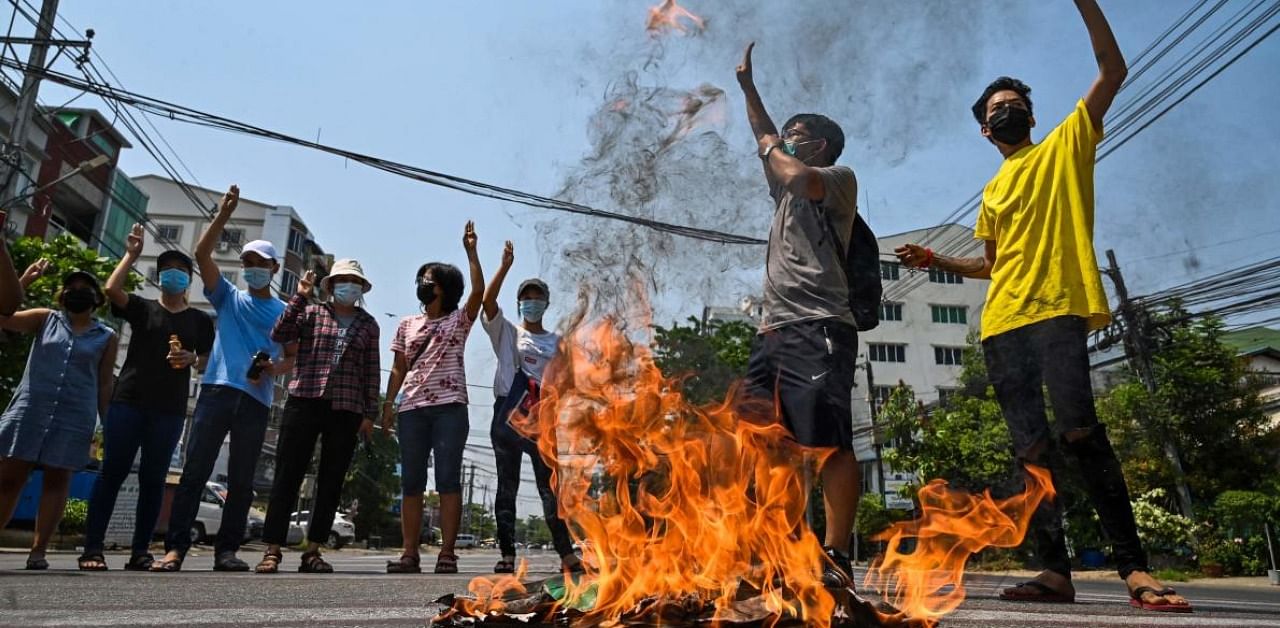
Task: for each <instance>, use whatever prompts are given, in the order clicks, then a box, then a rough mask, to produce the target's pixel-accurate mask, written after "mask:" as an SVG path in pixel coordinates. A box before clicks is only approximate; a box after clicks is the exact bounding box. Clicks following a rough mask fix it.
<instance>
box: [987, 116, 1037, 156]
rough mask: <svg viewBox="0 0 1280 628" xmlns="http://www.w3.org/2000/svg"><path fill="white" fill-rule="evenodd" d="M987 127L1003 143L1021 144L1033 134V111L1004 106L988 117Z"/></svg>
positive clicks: (994, 137) (993, 137) (992, 135)
mask: <svg viewBox="0 0 1280 628" xmlns="http://www.w3.org/2000/svg"><path fill="white" fill-rule="evenodd" d="M987 128H988V129H991V137H992V139H994V140H995V141H997V142H1000V143H1001V144H1008V145H1010V146H1014V145H1017V144H1021V143H1022V142H1023V140H1025V139H1027V138H1028V137H1029V136H1030V135H1031V113H1030V112H1028V111H1027V110H1026V109H1023V108H1021V107H1007V106H1006V107H1002V108H1000V110H998V111H996V112H995V113H993V114H991V117H990V118H987Z"/></svg>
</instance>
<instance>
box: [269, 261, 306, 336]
mask: <svg viewBox="0 0 1280 628" xmlns="http://www.w3.org/2000/svg"><path fill="white" fill-rule="evenodd" d="M315 285H316V273H315V271H313V270H308V271H307V272H306V273H304V274H303V275H302V279H300V280H299V281H298V291H297V292H296V293H294V295H293V297H292V298H290V299H289V303H288V304H287V305H285V308H284V313H283V314H281V315H280V318H278V319H276V326H275V327H274V328H272V330H271V339H272V340H274V341H276V342H278V343H280V344H289V343H296V342H298V338H299V337H300V336H301V335H302V330H303V328H304V327H308V328H309V327H311V326H312V325H313V324H314V322H313V321H312V320H311V317H310V316H308V315H307V303H309V302H310V301H311V295H312V294H314V292H315Z"/></svg>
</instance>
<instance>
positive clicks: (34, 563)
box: [27, 558, 49, 571]
mask: <svg viewBox="0 0 1280 628" xmlns="http://www.w3.org/2000/svg"><path fill="white" fill-rule="evenodd" d="M48 568H49V561H47V560H45V559H43V558H28V559H27V571H44V570H46V569H48Z"/></svg>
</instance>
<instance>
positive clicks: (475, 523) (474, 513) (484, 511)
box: [463, 504, 498, 540]
mask: <svg viewBox="0 0 1280 628" xmlns="http://www.w3.org/2000/svg"><path fill="white" fill-rule="evenodd" d="M463 508H464V509H466V510H467V511H469V512H470V515H471V516H470V517H466V516H465V515H464V521H468V522H469V523H468V525H469V528H468V530H467V532H469V533H470V534H474V535H475V536H476V540H481V539H489V538H493V536H494V535H496V534H497V533H498V524H497V521H496V520H495V519H494V516H493V512H492V511H490V510H489V509H488V508H486V507H485V506H484V504H464V505H463Z"/></svg>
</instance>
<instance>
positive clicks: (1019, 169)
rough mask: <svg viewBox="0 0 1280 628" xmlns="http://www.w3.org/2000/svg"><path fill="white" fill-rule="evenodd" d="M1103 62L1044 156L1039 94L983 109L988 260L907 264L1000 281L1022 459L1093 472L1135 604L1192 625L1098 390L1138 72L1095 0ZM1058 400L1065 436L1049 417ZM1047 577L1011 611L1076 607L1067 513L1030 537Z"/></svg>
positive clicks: (989, 350)
mask: <svg viewBox="0 0 1280 628" xmlns="http://www.w3.org/2000/svg"><path fill="white" fill-rule="evenodd" d="M1076 7H1077V9H1079V11H1080V16H1081V17H1082V18H1083V20H1084V23H1085V27H1086V28H1087V29H1088V31H1089V37H1090V40H1091V41H1092V43H1093V52H1094V56H1095V57H1096V58H1097V60H1098V70H1099V72H1098V77H1097V79H1096V80H1094V83H1093V85H1092V86H1091V87H1090V88H1089V91H1088V92H1087V93H1086V94H1085V95H1084V98H1083V99H1081V100H1080V101H1079V102H1077V103H1076V106H1075V109H1074V110H1073V111H1072V112H1071V113H1070V114H1068V115H1067V117H1066V119H1064V120H1063V121H1062V122H1061V123H1060V124H1059V125H1058V126H1057V127H1056V128H1054V129H1053V130H1052V131H1050V132H1049V133H1048V134H1047V135H1045V136H1044V139H1043V140H1042V141H1041V142H1040V143H1039V144H1035V143H1033V142H1032V141H1031V129H1032V128H1033V127H1034V126H1035V125H1036V120H1035V117H1034V116H1033V115H1032V107H1031V97H1030V95H1031V88H1029V87H1027V86H1026V85H1025V84H1024V83H1023V82H1022V81H1019V80H1017V79H1013V78H1009V77H1007V76H1006V77H1000V78H998V79H996V80H995V81H994V82H992V83H991V84H990V85H989V86H987V88H986V90H985V91H983V93H982V96H981V98H979V99H978V101H977V102H976V103H974V106H973V115H974V118H976V119H977V121H978V124H980V125H981V132H982V135H983V136H984V137H985V138H987V140H988V141H990V142H991V143H992V144H993V145H994V146H995V147H996V148H997V149H998V150H999V151H1000V154H1001V155H1003V156H1004V163H1003V164H1001V166H1000V170H999V171H998V172H997V173H996V175H995V177H993V178H992V179H991V181H990V182H988V183H987V186H986V188H984V189H983V191H982V208H981V211H980V213H979V214H978V225H977V229H975V236H976V237H977V238H978V239H980V240H983V241H984V243H985V247H986V248H985V254H984V255H983V256H982V257H975V258H954V257H947V256H942V255H935V254H934V252H933V251H932V250H930V249H926V248H922V247H920V246H918V245H915V244H907V245H904V246H902V247H899V248H898V249H897V251H896V252H897V254H898V257H899V259H900V260H901V261H902V263H903V264H905V265H907V266H910V267H916V268H927V267H937V268H940V269H942V270H947V271H951V272H955V273H959V274H962V275H965V276H968V277H976V278H983V279H990V280H991V286H990V288H989V290H988V293H987V303H986V307H985V309H984V311H983V314H982V349H983V355H984V357H985V359H986V364H987V376H988V378H989V380H990V381H991V385H992V387H993V388H994V389H995V393H996V398H997V399H998V400H999V402H1000V407H1001V410H1002V411H1003V414H1004V418H1005V422H1006V423H1007V424H1008V426H1009V433H1010V435H1011V436H1012V438H1013V444H1014V449H1015V451H1016V453H1017V456H1018V459H1019V461H1020V462H1021V463H1022V464H1023V465H1024V468H1025V465H1036V466H1039V467H1045V468H1049V466H1050V461H1051V460H1052V459H1053V458H1051V457H1050V455H1049V451H1050V449H1052V448H1054V447H1061V448H1062V449H1063V450H1065V451H1066V453H1069V454H1071V457H1072V458H1074V460H1075V461H1076V462H1077V463H1078V464H1079V465H1080V468H1081V469H1082V470H1084V471H1085V472H1084V473H1083V474H1082V475H1083V477H1084V479H1085V485H1086V489H1087V490H1088V493H1089V498H1090V501H1091V502H1092V503H1093V506H1094V508H1095V509H1096V510H1097V511H1098V516H1099V519H1100V520H1101V522H1102V527H1103V529H1104V531H1105V532H1106V534H1107V537H1108V538H1110V539H1111V540H1112V543H1113V544H1114V559H1115V561H1116V563H1117V568H1118V570H1119V572H1120V577H1121V578H1123V579H1124V580H1125V583H1126V584H1127V585H1128V588H1129V593H1130V597H1131V599H1132V601H1131V604H1132V605H1133V606H1136V607H1139V608H1143V609H1145V610H1153V611H1173V612H1189V611H1190V610H1191V606H1190V604H1188V603H1187V601H1186V599H1185V598H1183V597H1182V596H1179V595H1177V593H1175V592H1174V591H1173V590H1172V589H1169V588H1166V587H1164V586H1163V585H1161V584H1160V583H1159V582H1157V581H1156V580H1155V579H1154V578H1152V577H1151V575H1150V573H1148V572H1149V571H1150V566H1149V565H1148V563H1147V555H1146V552H1145V551H1144V550H1143V547H1142V542H1141V541H1140V540H1139V538H1138V531H1137V526H1136V525H1135V523H1134V518H1133V510H1132V507H1131V506H1130V504H1129V489H1128V487H1127V486H1126V484H1125V480H1124V474H1123V473H1122V472H1121V468H1120V462H1119V461H1118V460H1117V459H1116V455H1115V451H1114V450H1113V449H1112V447H1111V442H1110V441H1109V440H1108V439H1107V433H1106V430H1105V428H1104V426H1103V425H1102V424H1101V423H1099V422H1098V416H1097V412H1096V410H1095V408H1094V403H1093V390H1092V388H1091V385H1090V380H1089V359H1088V352H1087V348H1086V334H1088V332H1089V331H1091V330H1094V329H1097V328H1099V327H1102V326H1104V325H1106V324H1107V323H1108V322H1109V321H1110V320H1111V315H1110V308H1109V307H1108V305H1107V297H1106V294H1105V293H1104V292H1103V290H1102V280H1101V277H1100V275H1099V272H1098V264H1097V260H1096V259H1095V256H1094V252H1093V165H1094V161H1095V149H1096V147H1097V144H1098V142H1099V141H1100V140H1101V139H1102V118H1103V116H1104V115H1105V114H1106V112H1107V109H1108V108H1109V107H1110V106H1111V102H1112V101H1113V100H1114V98H1115V95H1116V92H1117V91H1119V89H1120V86H1121V85H1122V84H1123V83H1124V79H1125V76H1126V74H1127V71H1126V69H1125V62H1124V58H1123V56H1122V55H1121V53H1120V48H1119V46H1118V45H1117V44H1116V41H1115V37H1114V36H1113V35H1112V34H1111V28H1110V26H1109V25H1108V24H1107V21H1106V18H1105V17H1104V16H1103V14H1102V10H1101V9H1100V8H1098V5H1097V2H1096V1H1095V0H1076ZM1045 387H1047V388H1048V389H1049V398H1050V401H1051V402H1052V403H1053V410H1054V417H1055V420H1056V427H1057V431H1058V434H1057V435H1056V436H1057V437H1056V438H1054V437H1053V436H1054V435H1053V434H1052V433H1051V430H1050V427H1049V423H1048V419H1047V417H1046V416H1045V404H1044V394H1043V392H1042V391H1043V388H1045ZM1031 532H1032V534H1033V536H1034V539H1035V543H1036V550H1037V553H1038V554H1039V557H1040V559H1041V561H1042V562H1043V563H1044V567H1045V570H1044V571H1043V572H1041V573H1040V575H1038V576H1036V578H1035V579H1034V580H1031V581H1029V582H1025V583H1022V584H1019V585H1017V586H1014V587H1010V588H1008V589H1005V590H1004V592H1003V593H1002V594H1001V596H1000V597H1001V599H1004V600H1013V601H1034V602H1073V601H1074V600H1075V588H1074V587H1073V586H1072V584H1071V562H1070V558H1069V556H1068V554H1067V546H1066V538H1065V534H1064V531H1063V526H1062V513H1061V510H1060V508H1059V505H1058V504H1057V503H1056V500H1050V501H1046V502H1043V503H1042V504H1041V506H1040V508H1039V509H1038V510H1037V511H1036V514H1035V517H1034V519H1033V521H1032V530H1031Z"/></svg>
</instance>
